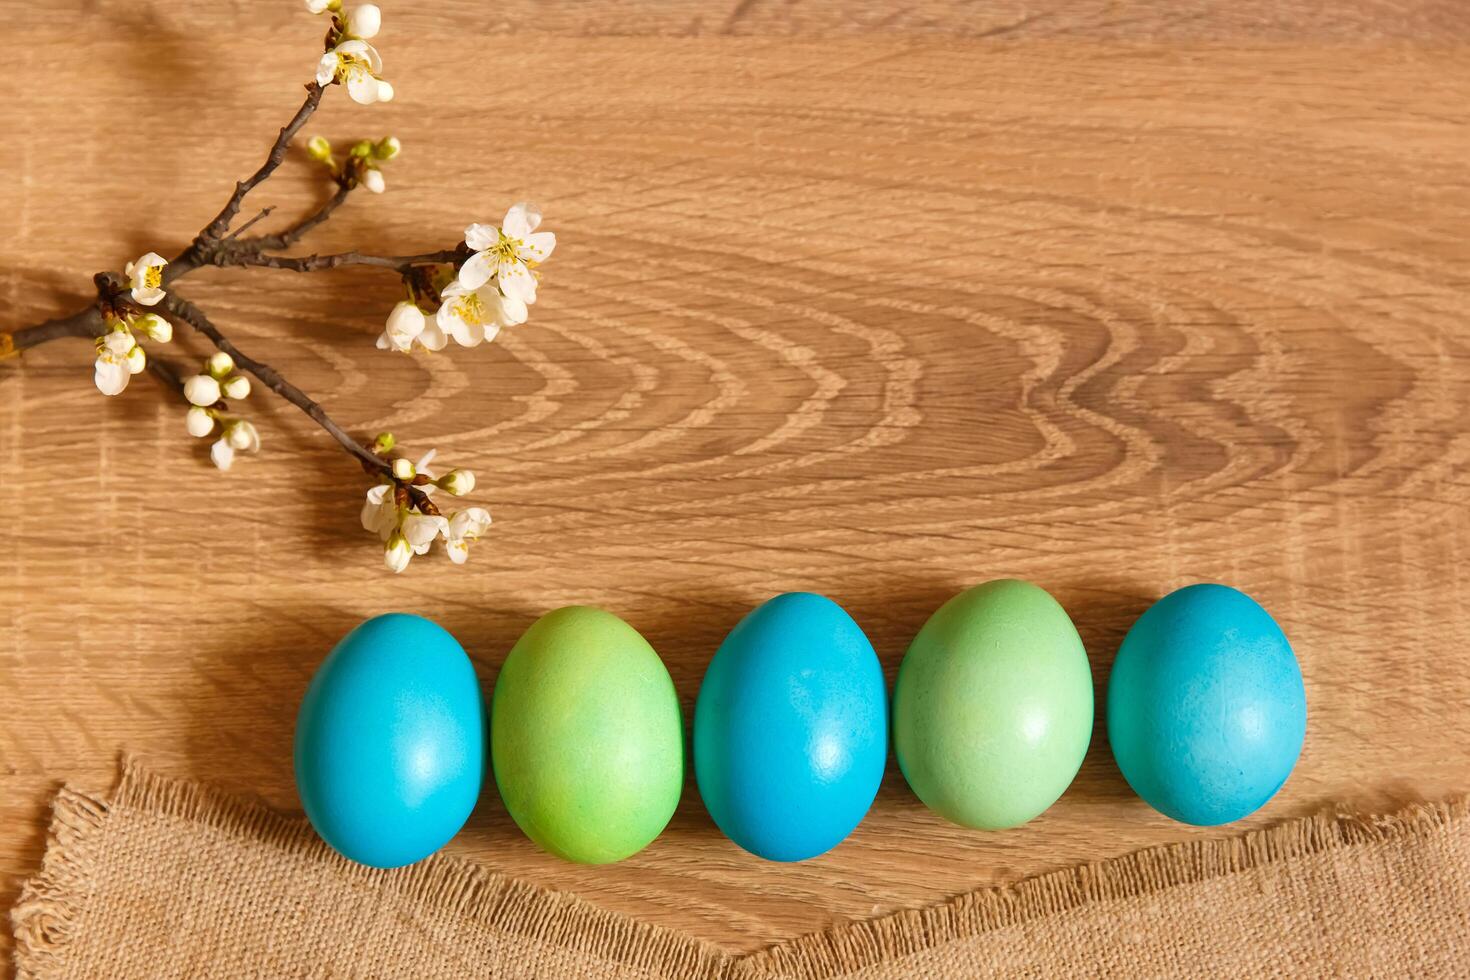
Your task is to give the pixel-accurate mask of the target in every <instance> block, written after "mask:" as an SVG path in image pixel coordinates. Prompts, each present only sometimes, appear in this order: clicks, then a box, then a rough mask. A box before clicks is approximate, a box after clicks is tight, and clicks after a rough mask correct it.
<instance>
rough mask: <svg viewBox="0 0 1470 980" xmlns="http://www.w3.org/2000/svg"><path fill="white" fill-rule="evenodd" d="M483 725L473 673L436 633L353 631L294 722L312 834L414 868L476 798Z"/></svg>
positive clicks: (389, 618) (397, 620) (399, 622)
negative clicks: (313, 830) (410, 865)
mask: <svg viewBox="0 0 1470 980" xmlns="http://www.w3.org/2000/svg"><path fill="white" fill-rule="evenodd" d="M484 746H485V717H484V709H483V707H482V703H481V699H480V686H479V683H478V681H477V680H476V678H475V671H474V667H473V666H471V664H470V660H469V658H468V657H467V656H465V652H464V650H463V649H462V648H461V647H460V645H459V643H458V642H457V641H456V640H455V639H454V637H453V636H451V635H450V634H449V633H448V632H447V631H446V630H445V629H444V628H443V627H441V626H439V625H437V624H435V623H433V622H430V621H429V620H427V619H423V618H422V617H419V616H411V615H407V614H405V613H389V614H388V615H386V616H377V617H375V618H373V619H369V620H368V621H367V622H365V623H362V624H361V625H360V626H358V627H357V628H356V629H354V630H353V631H352V632H350V633H348V634H347V635H346V636H345V637H343V638H342V641H341V642H340V643H338V644H337V646H336V647H335V648H334V649H333V650H332V652H331V653H330V654H329V655H328V656H327V659H326V660H325V662H323V663H322V665H321V667H320V668H319V669H318V670H317V672H316V676H314V677H313V678H312V679H311V685H310V686H309V687H308V688H307V690H306V697H305V698H303V699H302V702H301V710H300V711H299V712H298V714H297V717H296V752H295V756H296V759H295V763H296V788H297V791H298V793H299V794H300V796H301V804H302V806H303V807H304V808H305V810H306V816H307V818H308V819H310V821H311V825H312V826H313V827H315V828H316V831H317V833H318V834H320V835H321V837H322V839H323V840H325V841H326V842H327V843H328V844H330V845H331V846H332V847H333V848H334V849H336V850H337V851H338V852H339V853H341V854H342V855H344V856H345V857H349V858H351V859H352V860H354V861H357V862H359V863H361V864H367V865H371V866H373V867H375V868H396V867H399V866H400V865H405V864H412V863H414V862H415V861H419V860H422V859H423V858H426V857H428V856H429V855H430V854H432V853H434V852H435V851H437V850H438V849H439V848H441V847H443V846H444V845H445V844H446V843H447V842H448V841H449V839H450V838H451V837H453V836H454V835H455V834H456V833H458V831H459V829H460V827H462V826H464V822H465V820H466V819H467V818H468V817H469V815H470V811H471V810H472V809H474V806H475V801H476V800H477V799H478V798H479V795H480V783H481V780H482V778H483V776H484V769H485V749H484Z"/></svg>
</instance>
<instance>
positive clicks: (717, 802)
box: [694, 592, 888, 861]
mask: <svg viewBox="0 0 1470 980" xmlns="http://www.w3.org/2000/svg"><path fill="white" fill-rule="evenodd" d="M887 752H888V700H887V692H886V689H885V687H884V684H883V670H882V668H881V667H880V666H879V664H878V657H877V655H876V654H874V653H873V645H872V644H871V643H869V642H868V638H867V637H866V636H865V635H864V634H863V631H862V630H861V629H860V628H858V625H857V623H855V622H853V620H852V617H851V616H849V615H848V614H847V613H846V611H844V610H843V608H842V607H841V606H839V605H837V603H835V602H833V601H832V600H830V599H826V598H824V597H822V596H819V595H812V594H811V593H807V592H794V593H788V594H786V595H780V596H776V597H775V598H774V599H771V600H770V601H769V602H766V603H764V604H763V605H761V606H758V607H757V608H756V609H755V610H754V611H753V612H751V613H750V614H749V615H748V616H746V617H745V618H744V619H743V620H741V621H740V623H739V624H738V625H737V626H736V627H735V628H734V629H733V630H731V631H730V635H729V636H727V637H726V638H725V642H724V643H722V644H720V649H719V651H718V652H716V653H715V656H714V659H713V660H712V661H711V662H710V665H709V670H708V671H707V672H706V673H705V675H704V683H703V684H702V685H701V686H700V689H699V698H698V700H697V701H696V703H695V706H694V773H695V778H696V781H697V782H698V784H699V793H700V796H701V797H703V799H704V805H705V807H706V808H707V809H708V810H709V813H710V816H711V817H713V818H714V821H715V823H716V824H717V825H719V828H720V830H722V831H723V832H724V833H725V835H726V836H727V837H729V838H730V839H731V840H733V841H734V842H735V843H736V844H739V845H740V846H741V847H743V848H745V849H746V850H747V851H750V852H751V853H753V854H756V855H759V856H760V857H763V858H767V859H769V860H772V861H802V860H805V859H807V858H811V857H816V856H817V855H818V854H822V853H824V852H825V851H828V850H831V849H832V848H833V847H836V846H837V845H838V844H839V843H841V842H842V840H843V839H844V838H845V837H847V835H848V834H850V833H852V831H853V828H855V827H856V826H857V825H858V824H859V823H860V822H861V821H862V819H863V816H864V815H865V814H866V813H867V812H868V808H869V807H870V806H872V804H873V797H874V796H876V795H877V793H878V784H879V783H880V782H881V781H882V779H883V767H884V762H885V760H886V756H887Z"/></svg>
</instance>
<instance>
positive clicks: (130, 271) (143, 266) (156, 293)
mask: <svg viewBox="0 0 1470 980" xmlns="http://www.w3.org/2000/svg"><path fill="white" fill-rule="evenodd" d="M166 265H168V260H167V259H165V258H164V257H163V256H162V255H159V254H158V253H157V252H146V253H144V254H143V255H141V256H140V257H139V258H138V261H136V262H129V263H128V264H127V266H126V267H125V268H124V269H123V274H124V275H126V276H127V277H128V280H129V285H130V286H131V287H132V293H133V302H135V303H141V304H142V305H144V306H153V305H155V304H157V303H158V301H159V300H161V299H163V297H164V295H165V293H164V291H163V267H164V266H166Z"/></svg>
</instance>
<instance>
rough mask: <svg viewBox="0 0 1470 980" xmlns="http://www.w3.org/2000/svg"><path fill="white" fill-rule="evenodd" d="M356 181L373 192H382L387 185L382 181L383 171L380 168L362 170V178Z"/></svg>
mask: <svg viewBox="0 0 1470 980" xmlns="http://www.w3.org/2000/svg"><path fill="white" fill-rule="evenodd" d="M358 183H360V184H362V186H363V187H366V188H367V189H368V190H370V191H372V192H373V193H374V194H381V193H383V191H384V190H385V189H386V188H387V186H388V185H387V184H386V183H384V182H383V173H382V171H380V170H367V171H364V172H363V175H362V179H361V180H360V181H358Z"/></svg>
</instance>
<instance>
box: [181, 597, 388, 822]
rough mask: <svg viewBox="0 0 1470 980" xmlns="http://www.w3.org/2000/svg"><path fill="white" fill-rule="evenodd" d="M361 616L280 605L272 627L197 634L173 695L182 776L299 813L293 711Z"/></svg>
mask: <svg viewBox="0 0 1470 980" xmlns="http://www.w3.org/2000/svg"><path fill="white" fill-rule="evenodd" d="M361 618H362V617H361V616H359V615H358V614H357V613H356V612H355V611H352V610H350V609H347V608H343V607H338V606H333V605H331V604H327V603H317V604H305V603H278V604H276V605H273V606H272V607H271V624H270V628H269V629H260V630H241V629H229V630H211V631H201V632H200V640H199V643H198V645H197V646H196V647H195V649H194V651H193V653H192V654H191V655H190V660H191V663H190V665H189V669H188V672H187V676H188V678H189V682H190V685H191V686H190V687H189V688H188V689H187V690H185V691H182V692H180V693H179V694H178V695H176V696H177V697H180V698H181V699H182V701H183V702H184V703H185V704H186V705H187V709H188V710H187V712H186V716H187V717H188V730H187V735H188V737H187V739H186V740H185V744H184V746H183V763H184V766H185V768H186V771H187V774H188V775H189V776H190V777H191V778H194V779H198V780H202V781H205V782H209V783H214V784H217V785H219V786H222V787H223V788H225V789H227V790H230V791H232V792H244V793H248V794H250V795H253V796H259V797H261V798H263V799H265V800H266V802H268V803H270V804H271V805H272V806H275V807H277V808H280V809H287V810H291V811H299V810H300V802H299V800H298V798H297V796H296V789H295V785H296V784H295V775H294V766H293V760H292V743H293V739H294V733H295V729H296V712H297V709H298V708H299V707H300V705H301V699H302V697H303V695H305V693H306V687H307V684H308V683H310V681H311V677H312V675H313V674H314V673H315V672H316V669H317V668H318V667H319V666H320V665H321V662H322V660H323V659H325V657H326V655H327V653H328V652H329V651H330V650H331V649H332V647H333V646H334V645H335V644H336V643H337V641H338V640H340V639H341V638H342V637H343V636H344V635H345V634H346V633H347V632H348V631H349V630H350V629H352V627H354V626H356V625H357V623H358V622H360V621H361ZM222 700H223V701H225V702H227V704H226V705H225V706H224V707H222V706H221V701H222Z"/></svg>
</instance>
